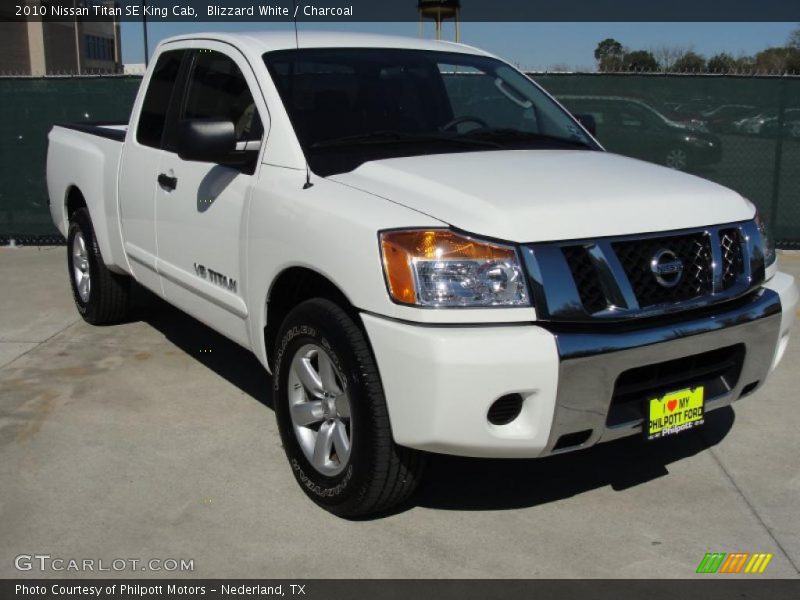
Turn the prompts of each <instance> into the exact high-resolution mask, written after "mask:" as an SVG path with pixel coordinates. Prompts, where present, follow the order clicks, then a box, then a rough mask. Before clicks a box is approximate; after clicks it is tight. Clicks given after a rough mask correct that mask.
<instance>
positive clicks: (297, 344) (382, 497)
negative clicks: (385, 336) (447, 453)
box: [273, 298, 424, 517]
mask: <svg viewBox="0 0 800 600" xmlns="http://www.w3.org/2000/svg"><path fill="white" fill-rule="evenodd" d="M274 356H275V365H274V367H275V368H274V370H273V377H274V386H273V400H274V404H273V406H274V407H275V414H276V417H277V420H278V428H279V429H280V433H281V439H282V441H283V447H284V450H285V451H286V456H287V458H288V459H289V463H290V464H291V467H292V471H293V473H294V476H295V478H296V479H297V481H298V483H299V484H300V486H301V487H302V489H303V491H304V492H305V493H306V494H307V495H308V496H309V497H310V498H311V499H312V500H313V501H314V502H316V503H317V504H318V505H320V506H321V507H323V508H324V509H326V510H328V511H330V512H332V513H334V514H336V515H339V516H342V517H359V516H365V515H369V514H374V513H380V512H384V511H386V510H388V509H390V508H392V507H393V506H396V505H397V504H399V503H401V502H403V501H404V500H406V499H407V498H408V497H409V496H410V495H411V493H412V492H413V491H414V489H415V488H416V487H417V485H418V483H419V481H420V479H421V477H422V471H423V463H424V455H423V454H422V453H420V452H418V451H415V450H411V449H409V448H403V447H401V446H398V445H397V444H395V443H394V441H393V439H392V432H391V427H390V424H389V414H388V412H387V409H386V401H385V399H384V395H383V388H382V385H381V381H380V376H379V374H378V369H377V366H376V364H375V361H374V359H373V357H372V352H371V350H370V348H369V346H368V344H367V340H366V338H365V336H364V334H363V332H362V331H361V329H360V328H359V327H358V325H356V323H355V322H354V321H353V319H352V318H351V317H350V316H349V315H348V314H347V313H346V312H345V311H344V310H342V309H341V308H340V307H339V306H337V305H336V304H334V303H333V302H331V301H329V300H325V299H319V298H318V299H313V300H308V301H306V302H303V303H302V304H300V305H299V306H297V307H296V308H295V309H294V310H292V311H291V312H290V313H289V315H288V316H287V317H286V319H285V320H284V322H283V325H282V326H281V329H280V332H279V335H278V343H277V347H276V349H275V354H274Z"/></svg>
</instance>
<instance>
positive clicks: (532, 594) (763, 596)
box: [0, 575, 800, 600]
mask: <svg viewBox="0 0 800 600" xmlns="http://www.w3.org/2000/svg"><path fill="white" fill-rule="evenodd" d="M798 597H800V580H785V579H783V580H781V579H777V580H776V579H760V578H757V579H754V578H752V577H751V576H743V577H726V578H725V579H722V578H716V576H714V575H711V576H707V578H704V579H697V580H653V579H637V580H624V579H614V580H586V579H582V580H535V579H525V580H486V579H481V580H463V579H462V580H441V579H439V580H408V579H402V580H401V579H395V580H391V579H388V580H387V579H365V580H351V579H334V580H319V579H310V580H288V579H287V580H256V579H250V580H223V579H210V580H186V579H183V580H164V579H139V580H107V579H95V580H93V579H80V580H79V579H75V580H33V579H29V580H4V581H0V598H3V600H11V599H12V598H13V599H22V598H29V599H43V598H52V599H56V600H85V599H87V598H94V599H99V600H133V599H137V600H156V599H158V600H185V599H187V598H193V599H196V598H204V599H208V600H221V599H228V598H239V599H242V598H248V599H249V598H257V599H259V600H263V599H271V598H285V599H292V600H408V599H409V598H413V599H414V600H428V599H431V600H433V599H435V600H517V599H525V600H527V599H531V600H532V599H536V600H572V599H575V600H628V599H640V598H642V599H647V600H683V599H687V598H702V599H703V600H742V599H745V600H784V599H786V600H788V599H790V598H791V599H792V600H795V599H796V598H798Z"/></svg>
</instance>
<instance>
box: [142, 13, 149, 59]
mask: <svg viewBox="0 0 800 600" xmlns="http://www.w3.org/2000/svg"><path fill="white" fill-rule="evenodd" d="M142 33H143V34H144V67H145V69H146V68H147V63H148V61H149V59H150V48H149V47H148V44H147V0H142Z"/></svg>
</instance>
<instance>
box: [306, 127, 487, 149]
mask: <svg viewBox="0 0 800 600" xmlns="http://www.w3.org/2000/svg"><path fill="white" fill-rule="evenodd" d="M408 142H412V143H413V142H416V143H420V142H421V143H425V142H443V143H449V144H460V145H469V146H486V147H490V148H502V147H503V146H502V144H500V143H498V142H495V141H493V140H484V139H478V138H466V137H463V136H459V135H451V134H444V133H442V134H438V133H407V132H403V131H391V130H385V131H371V132H369V133H359V134H356V135H347V136H344V137H338V138H333V139H330V140H322V141H319V142H314V143H313V144H311V146H310V147H311V148H312V149H317V148H334V147H338V146H359V145H369V144H395V143H408Z"/></svg>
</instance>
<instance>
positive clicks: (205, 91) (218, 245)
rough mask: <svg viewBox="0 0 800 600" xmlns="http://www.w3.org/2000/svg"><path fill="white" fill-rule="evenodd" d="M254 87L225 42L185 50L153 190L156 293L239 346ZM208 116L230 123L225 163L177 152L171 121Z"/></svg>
mask: <svg viewBox="0 0 800 600" xmlns="http://www.w3.org/2000/svg"><path fill="white" fill-rule="evenodd" d="M258 90H259V88H258V85H257V82H256V81H255V78H254V76H253V74H252V71H251V70H250V67H249V65H248V64H247V62H246V61H245V60H244V58H243V57H242V56H241V55H239V54H238V52H237V51H236V50H233V49H231V48H230V46H227V45H224V44H219V43H214V42H208V43H204V46H203V47H202V48H196V49H193V50H192V56H191V58H190V63H189V67H188V73H187V80H186V91H185V95H184V98H183V100H182V102H181V105H180V108H179V110H178V112H177V115H176V118H175V119H174V123H170V124H169V125H168V129H169V130H168V132H167V134H166V136H165V140H166V141H165V144H164V152H163V154H162V157H161V160H160V164H159V168H158V181H159V182H158V187H157V189H156V223H157V240H158V268H159V273H160V274H161V282H162V285H163V287H164V295H165V296H166V298H167V300H168V301H169V302H171V303H172V304H174V305H176V306H178V307H179V308H181V309H183V310H184V311H186V312H188V313H189V314H191V315H193V316H195V317H196V318H198V319H200V320H201V321H203V322H205V323H206V324H207V325H209V326H211V327H213V328H215V329H217V330H218V331H223V332H225V334H226V335H228V336H229V337H232V338H233V339H235V340H236V341H238V342H239V343H241V344H245V345H246V344H248V343H249V341H248V335H247V328H246V318H247V307H246V305H245V302H244V287H245V285H246V283H247V282H246V281H244V279H243V275H244V272H243V270H242V265H244V264H246V263H245V257H244V248H245V240H244V239H243V232H244V231H245V229H244V223H245V219H246V214H247V204H248V202H249V196H250V191H251V189H252V184H253V183H254V181H255V179H256V178H257V176H258V167H259V164H260V163H259V156H260V148H261V146H262V141H263V140H262V138H263V137H264V130H265V128H264V125H263V124H264V122H265V121H266V118H267V112H266V107H265V106H264V103H263V98H262V97H261V96H260V94H259V93H258ZM254 91H255V92H256V93H255V94H254V93H253V92H254ZM208 118H214V119H227V120H230V121H232V122H233V124H234V127H235V131H236V139H237V149H238V150H239V152H237V153H236V154H237V159H236V160H235V161H233V160H232V161H231V162H230V164H215V163H207V162H197V161H185V160H182V159H181V158H180V157H179V156H178V154H177V146H176V144H177V137H176V136H177V124H178V123H179V122H180V121H181V120H183V119H208ZM242 152H244V153H245V156H244V160H242Z"/></svg>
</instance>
